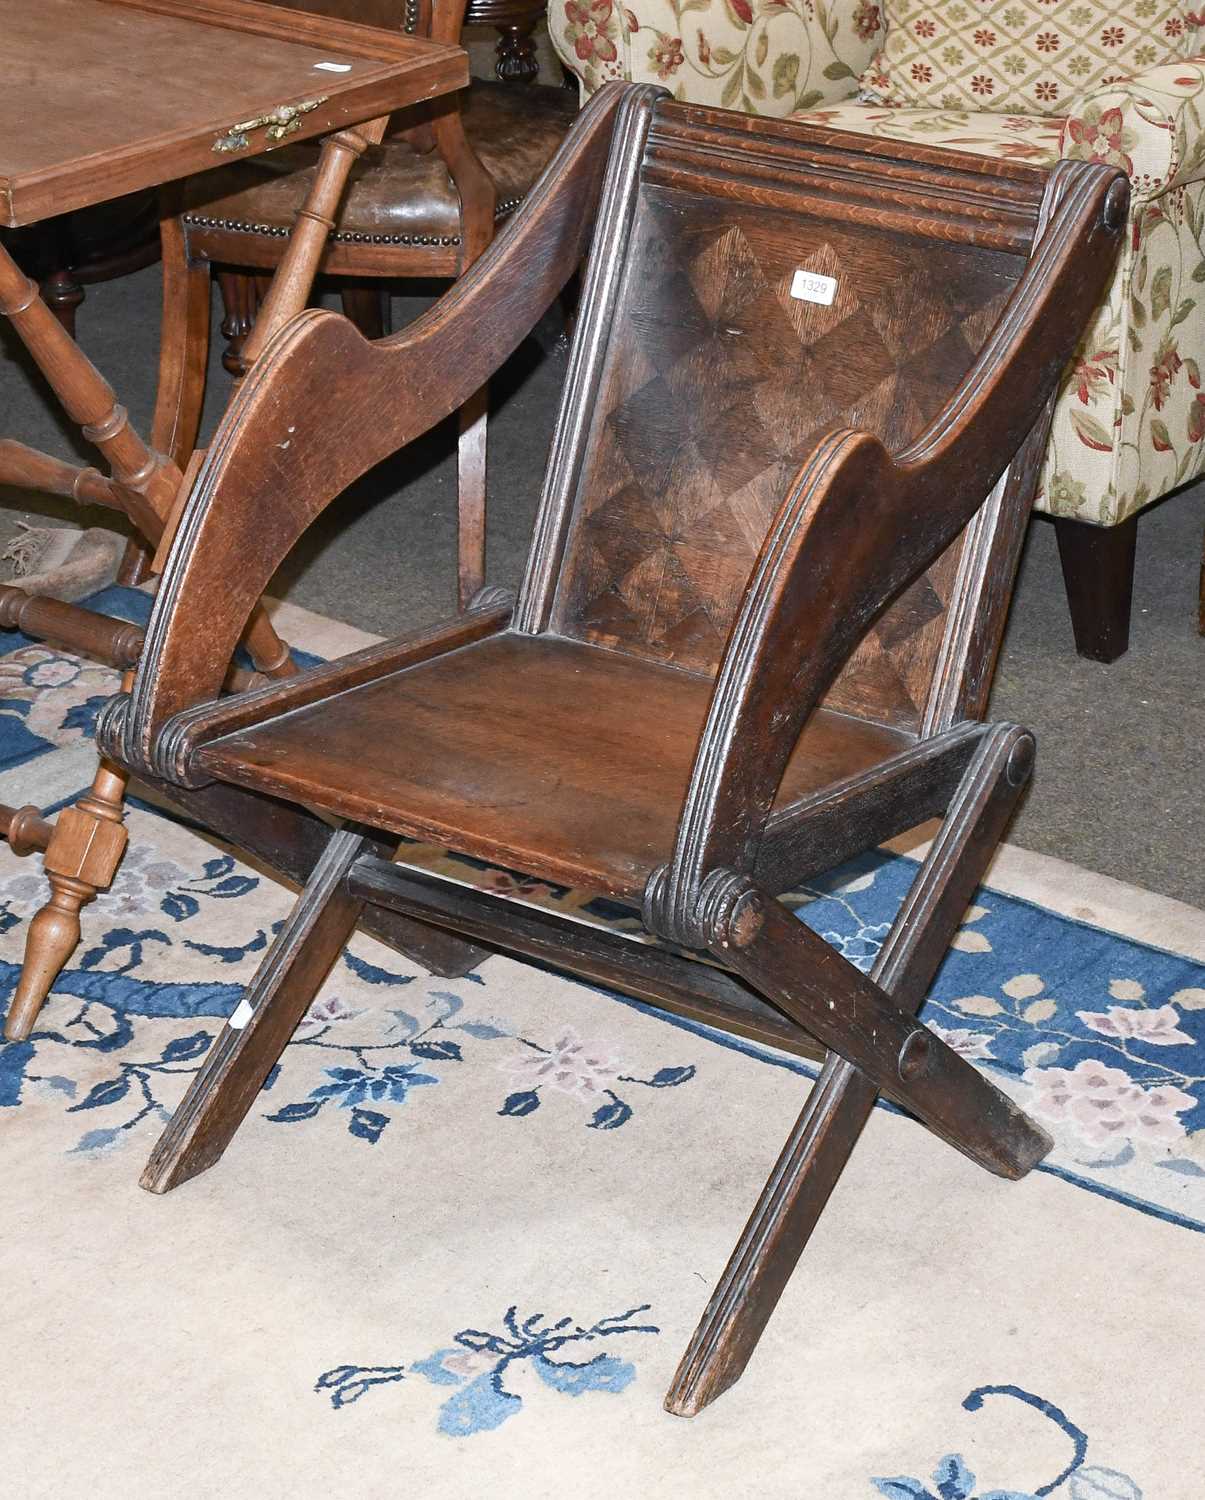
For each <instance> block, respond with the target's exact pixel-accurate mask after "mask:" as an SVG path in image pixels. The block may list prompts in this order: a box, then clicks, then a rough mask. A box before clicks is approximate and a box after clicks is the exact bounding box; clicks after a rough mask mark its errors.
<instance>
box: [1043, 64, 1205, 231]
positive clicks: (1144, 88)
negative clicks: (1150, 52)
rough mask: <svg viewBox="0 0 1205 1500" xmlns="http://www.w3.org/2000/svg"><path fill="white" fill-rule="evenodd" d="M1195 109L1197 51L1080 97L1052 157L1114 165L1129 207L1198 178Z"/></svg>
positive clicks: (1201, 86)
mask: <svg viewBox="0 0 1205 1500" xmlns="http://www.w3.org/2000/svg"><path fill="white" fill-rule="evenodd" d="M1203 108H1205V56H1195V57H1191V58H1187V59H1185V60H1183V61H1176V62H1169V63H1164V64H1162V65H1161V66H1160V67H1156V68H1151V69H1149V70H1148V71H1147V72H1145V73H1142V74H1140V75H1139V76H1138V77H1137V78H1128V79H1123V80H1122V81H1121V82H1119V83H1116V84H1108V85H1102V87H1101V88H1099V89H1098V90H1096V91H1095V92H1094V93H1093V94H1092V95H1091V97H1090V98H1088V99H1085V100H1082V101H1081V102H1080V103H1079V104H1078V105H1077V107H1076V108H1075V109H1074V111H1073V112H1072V113H1071V115H1070V117H1069V118H1068V120H1067V123H1066V125H1065V127H1064V130H1063V144H1062V148H1061V153H1060V154H1061V155H1063V156H1065V157H1070V158H1071V159H1073V160H1076V161H1102V162H1108V163H1110V164H1111V165H1113V166H1117V167H1121V168H1122V170H1123V171H1124V172H1126V174H1127V175H1128V176H1129V179H1130V183H1131V185H1132V189H1133V201H1134V203H1135V204H1136V203H1138V202H1139V201H1141V200H1144V199H1150V198H1153V197H1155V196H1156V195H1157V194H1159V193H1164V192H1166V191H1167V189H1168V188H1171V187H1177V186H1179V185H1180V184H1181V183H1185V182H1193V181H1195V180H1197V179H1199V178H1202V177H1205V115H1203V113H1202V110H1203Z"/></svg>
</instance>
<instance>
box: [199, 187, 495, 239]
mask: <svg viewBox="0 0 1205 1500" xmlns="http://www.w3.org/2000/svg"><path fill="white" fill-rule="evenodd" d="M522 202H523V199H522V197H521V196H520V197H518V198H506V199H504V200H503V201H502V202H501V203H499V204H498V206H497V208H496V209H495V210H494V217H495V219H501V218H505V216H506V215H507V214H509V213H513V212H514V211H515V209H516V208H518V207H519V205H520V204H521V203H522ZM184 223H185V224H195V225H196V227H197V228H198V229H225V230H229V231H230V232H232V233H234V234H262V235H267V236H268V238H270V239H281V240H283V239H288V237H289V233H290V231H289V230H288V229H286V228H283V227H281V226H280V225H277V224H248V223H247V222H246V221H245V220H243V219H217V218H212V217H210V216H209V215H207V214H185V215H184ZM331 239H332V240H334V241H335V242H336V243H337V244H342V245H418V246H423V245H434V246H438V247H441V248H444V249H447V248H449V247H451V246H454V245H459V244H460V235H458V234H453V235H438V234H354V233H347V232H344V231H342V230H336V232H335V233H334V234H332V235H331Z"/></svg>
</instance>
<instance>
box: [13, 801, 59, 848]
mask: <svg viewBox="0 0 1205 1500" xmlns="http://www.w3.org/2000/svg"><path fill="white" fill-rule="evenodd" d="M53 832H54V824H53V823H48V822H47V821H46V819H45V818H44V817H43V816H42V814H41V811H40V810H39V809H38V808H36V807H34V806H33V805H32V803H26V805H25V806H24V807H6V806H5V805H4V804H3V803H2V802H0V836H2V837H4V838H6V839H7V840H8V847H9V848H10V849H11V850H12V851H13V853H14V854H16V855H18V856H19V857H22V858H23V857H24V856H25V855H26V854H32V853H33V852H34V850H35V849H45V847H46V845H47V844H48V843H49V842H50V835H51V834H52V833H53Z"/></svg>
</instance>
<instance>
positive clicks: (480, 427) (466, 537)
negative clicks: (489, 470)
mask: <svg viewBox="0 0 1205 1500" xmlns="http://www.w3.org/2000/svg"><path fill="white" fill-rule="evenodd" d="M488 413H489V387H488V386H482V387H481V389H480V390H479V391H477V392H476V393H475V394H474V395H472V396H471V397H470V398H469V399H468V400H467V401H466V402H465V403H464V405H463V406H462V407H461V408H460V412H459V423H460V437H459V442H458V447H457V454H456V475H457V483H458V488H459V495H460V498H459V502H458V505H459V509H458V512H457V517H458V519H457V532H458V536H457V555H458V558H459V563H458V572H457V597H458V599H459V601H460V607H461V609H467V608H468V607H469V604H470V603H471V602H472V599H473V596H474V595H475V594H476V593H477V592H478V591H479V590H480V589H481V588H483V587H484V585H485V450H486V433H487V418H488Z"/></svg>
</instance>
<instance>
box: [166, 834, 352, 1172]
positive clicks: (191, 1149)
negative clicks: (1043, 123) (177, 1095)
mask: <svg viewBox="0 0 1205 1500" xmlns="http://www.w3.org/2000/svg"><path fill="white" fill-rule="evenodd" d="M371 847H372V846H371V844H370V843H369V841H368V840H367V839H365V838H363V837H362V836H361V835H360V834H358V833H355V832H352V831H350V830H347V829H343V830H341V831H339V832H338V833H335V834H333V835H332V837H331V840H330V842H329V844H328V845H327V847H326V849H325V851H324V852H323V854H322V856H321V858H320V859H319V860H318V863H317V864H316V865H315V866H314V872H313V874H312V875H311V876H310V879H309V881H308V883H307V884H306V887H305V889H304V890H303V891H302V893H301V895H300V896H299V897H298V899H297V904H296V906H295V907H294V908H293V911H292V914H291V915H290V917H289V919H288V921H287V922H286V923H285V925H284V926H283V927H282V928H281V930H280V932H279V933H278V934H277V937H276V941H275V942H274V943H273V944H272V948H271V950H270V951H269V953H268V955H267V957H266V958H265V959H264V961H263V963H262V964H261V965H260V967H259V971H258V973H257V974H256V976H255V978H254V979H253V980H252V981H251V983H250V985H248V987H247V990H246V993H245V994H244V996H243V999H242V1000H241V1001H240V1003H239V1006H238V1009H237V1010H236V1011H235V1013H234V1015H233V1016H231V1018H230V1020H229V1021H228V1022H227V1023H226V1025H225V1027H224V1028H223V1029H222V1031H221V1033H220V1034H219V1036H218V1038H217V1040H216V1041H215V1042H214V1044H213V1046H212V1047H211V1048H210V1050H209V1055H208V1057H206V1059H205V1065H204V1066H203V1067H202V1069H201V1071H200V1072H199V1073H198V1074H197V1076H196V1078H194V1079H193V1082H192V1085H191V1087H190V1088H189V1090H188V1092H187V1094H185V1096H184V1098H183V1100H182V1101H181V1103H180V1105H179V1107H178V1108H177V1110H176V1112H175V1114H174V1115H173V1116H172V1118H171V1121H170V1123H169V1124H168V1127H167V1129H166V1130H165V1131H164V1132H163V1135H162V1136H161V1137H160V1139H159V1141H158V1143H157V1145H156V1146H155V1149H154V1151H153V1152H152V1153H151V1158H150V1160H149V1161H148V1162H147V1165H146V1170H145V1171H144V1172H143V1174H142V1179H141V1180H142V1186H143V1187H144V1188H146V1189H148V1190H149V1191H150V1192H152V1193H165V1192H167V1191H168V1189H169V1188H173V1187H178V1186H179V1185H180V1183H182V1182H187V1181H188V1179H189V1178H190V1177H196V1176H197V1175H198V1173H200V1172H204V1171H205V1170H206V1168H207V1167H212V1166H213V1164H214V1163H215V1162H216V1161H217V1160H218V1158H219V1157H220V1156H221V1154H222V1152H223V1151H225V1149H226V1147H227V1146H228V1145H229V1143H230V1140H231V1137H232V1136H233V1135H234V1132H235V1131H236V1130H237V1129H238V1127H239V1125H240V1124H241V1123H242V1120H243V1117H244V1116H245V1115H246V1113H247V1111H248V1110H249V1109H250V1108H251V1105H252V1102H253V1101H254V1099H255V1096H256V1094H257V1093H258V1092H259V1090H260V1088H261V1087H262V1085H263V1081H264V1079H265V1078H266V1077H267V1076H268V1073H269V1071H270V1069H271V1068H272V1065H273V1064H274V1063H275V1062H276V1061H277V1059H278V1058H279V1057H280V1054H281V1053H282V1052H283V1051H284V1049H285V1046H286V1044H287V1043H288V1040H289V1038H290V1037H291V1036H292V1035H293V1032H294V1030H295V1029H296V1027H297V1023H298V1022H299V1021H300V1020H301V1018H302V1016H303V1015H304V1014H305V1012H306V1010H307V1008H308V1007H309V1004H310V1002H311V1001H312V1000H313V998H314V996H315V995H316V994H317V993H318V989H319V987H320V986H321V984H322V981H323V980H324V979H325V978H326V976H327V974H328V972H329V971H330V967H331V965H332V964H333V963H334V962H335V960H336V959H337V958H338V956H339V954H340V953H341V952H342V950H343V946H344V944H345V943H346V942H347V940H348V938H349V937H350V936H351V934H352V932H353V931H354V929H355V925H356V920H357V918H358V917H359V915H360V911H361V908H362V907H363V904H364V903H363V901H361V900H360V899H358V898H356V897H354V896H351V895H349V894H348V891H347V887H346V883H345V882H346V877H347V873H348V871H349V870H350V869H351V867H352V865H353V864H354V863H355V861H356V859H357V858H358V857H359V855H361V854H363V853H365V852H367V851H368V850H370V849H371Z"/></svg>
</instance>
